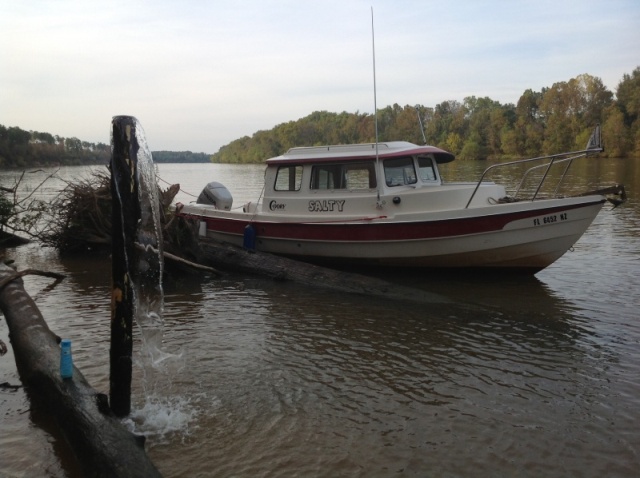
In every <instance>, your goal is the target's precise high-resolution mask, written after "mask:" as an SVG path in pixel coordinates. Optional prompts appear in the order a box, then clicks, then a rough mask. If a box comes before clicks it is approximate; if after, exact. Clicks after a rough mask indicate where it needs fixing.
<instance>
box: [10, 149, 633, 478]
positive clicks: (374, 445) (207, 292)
mask: <svg viewBox="0 0 640 478" xmlns="http://www.w3.org/2000/svg"><path fill="white" fill-rule="evenodd" d="M583 161H584V160H583ZM485 166H486V165H485V164H479V163H464V162H460V163H458V164H456V162H454V163H452V164H450V165H446V168H443V176H445V177H449V178H457V177H463V176H465V175H466V176H467V177H468V176H469V175H470V174H477V172H478V170H479V168H480V169H482V168H484V167H485ZM576 166H577V164H576ZM87 171H88V168H82V167H69V168H62V169H61V170H60V171H59V172H58V175H59V176H61V177H63V178H66V179H76V178H78V177H80V176H86V175H87ZM45 173H46V172H42V173H33V174H32V175H30V176H29V179H28V181H27V182H28V184H26V185H25V186H27V188H33V187H35V185H36V184H38V182H39V180H40V179H41V178H42V177H43V175H44V174H45ZM158 173H159V176H160V177H161V178H162V179H164V180H167V181H169V182H171V183H174V182H179V183H180V184H181V185H182V188H183V191H184V192H181V193H180V195H179V196H178V200H181V201H182V202H187V201H190V200H192V199H193V198H192V197H191V196H189V194H188V193H191V194H194V195H197V194H198V193H199V192H200V190H201V189H202V187H203V186H204V184H205V183H206V182H209V181H212V180H217V181H220V182H222V183H223V184H225V185H227V187H229V189H230V190H231V191H232V193H233V194H234V199H235V205H236V206H237V205H240V204H242V203H243V202H246V201H249V200H253V201H255V200H256V199H257V197H258V195H259V193H260V189H261V183H262V176H263V168H262V166H259V165H246V166H240V165H236V166H234V165H212V164H188V165H160V166H159V167H158ZM18 174H19V172H15V171H3V172H0V184H2V185H10V183H11V182H12V181H13V178H15V177H16V176H17V175H18ZM573 175H574V180H575V181H576V182H577V183H578V184H579V185H580V187H585V186H596V185H597V184H599V183H602V184H605V185H608V184H611V183H615V182H622V183H624V184H625V185H626V186H627V192H628V195H629V199H628V201H627V203H625V204H623V205H622V206H620V207H618V208H616V209H612V208H611V206H609V205H607V206H605V208H604V209H603V211H602V212H601V213H600V214H599V215H598V217H597V218H596V220H595V222H594V224H593V225H592V226H591V227H590V228H589V230H588V231H587V233H586V234H585V235H584V236H583V237H582V239H580V241H579V242H578V243H577V244H576V245H575V246H574V248H573V249H572V250H571V251H570V252H568V253H567V254H566V255H565V256H564V257H562V258H561V259H560V260H559V261H557V262H556V263H555V264H553V265H552V266H551V267H549V268H547V269H545V270H544V271H541V272H540V273H538V274H537V275H535V276H533V277H500V276H492V277H484V276H481V275H476V276H469V275H459V274H453V275H448V276H445V277H439V276H433V275H417V276H413V277H402V276H395V277H392V278H391V280H394V281H399V282H401V283H404V284H409V285H411V286H413V287H415V288H416V289H417V292H416V293H420V291H421V290H422V291H424V290H426V291H429V292H435V293H438V294H441V295H443V296H446V297H447V298H449V299H452V303H449V304H433V305H424V304H423V305H416V304H406V303H401V302H398V301H388V300H381V299H376V298H371V297H361V296H357V295H348V294H340V293H336V292H329V291H326V290H323V289H322V287H320V286H318V287H317V288H313V287H303V286H300V285H296V284H291V283H282V282H273V281H271V280H266V279H261V278H256V277H246V276H241V275H234V274H227V275H225V276H224V277H223V278H214V277H209V276H198V277H197V276H188V277H171V278H169V279H168V280H167V281H166V284H165V305H164V340H163V344H162V349H163V351H164V352H165V354H166V355H165V357H166V358H165V359H164V360H163V361H162V362H159V363H155V364H154V363H151V361H150V359H149V358H148V354H147V353H146V352H145V347H144V344H143V343H142V340H141V338H140V334H137V335H136V341H135V344H134V347H135V354H136V363H135V370H134V382H133V408H134V411H133V413H132V416H131V418H130V419H129V420H127V424H128V425H129V426H130V427H132V429H135V430H136V431H137V432H140V433H144V434H145V435H146V436H147V451H148V454H149V456H150V457H151V459H152V460H153V462H154V463H155V464H156V466H157V467H158V469H159V470H160V472H161V473H162V474H163V475H164V476H167V477H208V476H216V477H292V476H300V477H377V476H380V477H393V476H416V477H466V476H474V477H475V476H504V477H512V476H519V477H540V476H545V477H567V476H579V477H601V476H614V477H634V476H638V474H639V471H638V470H640V320H639V316H640V314H639V312H638V309H640V196H639V195H638V191H639V189H640V161H638V160H632V159H626V160H609V159H589V160H588V161H586V162H585V163H584V165H583V166H580V167H576V168H574V169H573ZM476 177H477V176H476ZM504 179H507V180H508V179H512V178H508V177H506V178H504ZM7 183H9V184H7ZM61 185H62V182H57V181H52V182H49V183H47V184H46V185H45V187H43V188H42V189H41V191H39V194H42V195H45V196H51V197H52V196H53V195H54V194H55V193H56V191H57V190H59V189H60V187H61ZM6 256H7V258H9V259H15V261H16V264H17V265H18V267H19V268H20V269H26V268H37V269H44V270H51V271H56V272H62V273H64V274H66V275H67V278H66V279H65V280H64V281H62V282H61V283H60V284H58V285H56V286H55V287H51V279H47V278H43V277H36V276H27V277H25V278H24V282H25V288H26V289H27V291H28V292H29V293H30V295H31V296H32V297H33V298H34V299H35V301H36V303H37V304H38V306H39V308H40V310H41V311H42V313H43V315H44V316H45V318H46V319H47V322H48V324H49V327H50V328H51V329H52V330H53V331H54V332H55V333H57V334H58V335H60V336H61V337H67V338H70V339H71V340H72V343H73V357H74V363H75V365H76V366H77V367H78V368H79V369H80V370H81V371H82V373H83V374H84V375H85V377H86V378H87V379H88V381H89V382H90V383H91V384H92V385H93V386H94V387H95V388H96V389H97V390H99V391H101V392H104V393H108V381H109V378H108V376H109V370H108V350H109V343H108V342H109V316H110V299H109V297H110V284H109V281H110V264H109V262H108V259H107V258H104V257H91V256H85V257H75V258H64V259H61V258H60V257H59V256H58V254H57V253H56V251H54V250H50V249H46V248H41V247H40V246H38V245H28V246H23V247H20V248H17V249H8V250H7V251H6ZM0 339H1V340H3V341H4V342H5V343H6V344H7V345H8V346H9V352H8V353H7V354H6V355H5V356H3V357H0V383H2V382H8V383H9V384H12V385H20V383H21V382H20V379H19V376H18V374H17V371H16V367H15V362H14V357H13V352H12V350H11V346H10V343H9V338H8V331H7V326H6V323H5V321H4V320H0ZM0 416H1V417H2V418H1V419H0V420H1V421H0V450H1V451H0V476H3V477H4V476H8V477H40V476H47V477H78V476H81V473H80V472H79V470H78V469H77V468H76V467H75V466H74V463H73V460H71V459H70V454H69V451H68V449H67V447H66V445H65V444H64V441H63V439H62V438H61V436H60V435H59V433H58V432H57V430H56V428H55V426H54V425H52V423H53V422H52V421H51V419H50V417H48V416H47V415H46V413H44V412H43V411H42V410H39V409H37V408H36V407H32V405H31V403H30V401H29V399H28V397H27V396H26V394H25V391H24V389H22V388H18V389H17V390H16V389H8V388H0Z"/></svg>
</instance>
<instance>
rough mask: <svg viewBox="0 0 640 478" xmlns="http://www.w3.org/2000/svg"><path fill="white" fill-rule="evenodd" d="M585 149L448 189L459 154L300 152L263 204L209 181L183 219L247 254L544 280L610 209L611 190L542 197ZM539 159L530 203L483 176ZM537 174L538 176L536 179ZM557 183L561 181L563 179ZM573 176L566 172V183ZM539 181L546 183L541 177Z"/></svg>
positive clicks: (359, 148) (272, 179)
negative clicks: (443, 168)
mask: <svg viewBox="0 0 640 478" xmlns="http://www.w3.org/2000/svg"><path fill="white" fill-rule="evenodd" d="M599 151H601V149H599V147H596V148H594V147H591V148H587V149H585V150H583V151H576V152H572V153H567V154H566V155H554V156H547V157H541V158H532V159H527V160H521V161H514V162H510V163H503V164H498V165H494V166H492V167H491V168H489V169H487V171H485V174H483V175H482V178H480V180H479V181H477V182H445V181H444V180H443V178H442V177H441V176H440V173H439V170H438V164H441V163H446V162H449V161H452V160H453V159H454V156H453V155H452V154H451V153H448V152H446V151H443V150H441V149H438V148H435V147H433V146H417V145H414V144H411V143H407V142H388V143H377V144H376V143H374V144H356V145H337V146H319V147H315V146H314V147H302V148H293V149H290V150H289V151H287V152H286V153H285V154H283V155H281V156H278V157H275V158H271V159H268V160H267V161H266V165H267V166H266V172H265V185H264V196H263V197H261V198H260V199H259V200H258V202H257V203H248V204H245V205H243V206H242V207H241V208H238V209H232V196H231V194H230V193H229V191H228V190H227V189H226V188H225V187H224V186H223V185H222V184H220V183H216V182H212V183H209V184H208V185H207V187H206V188H205V189H204V190H203V191H202V194H201V195H200V197H199V198H198V201H197V202H196V203H194V204H188V205H186V204H185V205H181V204H179V205H177V212H178V214H180V215H182V216H186V217H190V218H195V219H197V220H199V221H200V228H201V234H203V233H205V231H206V235H207V236H208V237H210V238H214V239H218V240H220V241H223V242H227V243H232V244H236V245H238V246H244V247H245V248H248V249H253V248H255V249H257V250H259V251H264V252H270V253H274V254H280V255H285V256H290V257H294V258H298V259H302V260H305V261H311V262H325V263H326V262H329V263H330V262H333V263H339V264H341V265H344V264H348V263H353V264H360V265H367V266H372V265H373V266H385V267H410V268H477V267H481V268H506V269H511V270H524V271H528V272H531V273H535V272H537V271H539V270H540V269H543V268H545V267H547V266H548V265H550V264H551V263H553V262H554V261H555V260H557V259H558V258H559V257H561V256H562V255H563V254H564V253H565V252H566V251H567V250H568V249H569V248H571V247H572V246H573V245H574V244H575V242H576V241H577V240H578V239H579V238H580V237H581V236H582V234H583V233H584V232H585V230H586V229H587V228H588V227H589V225H590V224H591V222H592V221H593V220H594V218H595V217H596V215H597V214H598V212H599V211H600V209H601V208H602V206H603V204H604V202H605V200H606V197H605V195H604V194H608V193H616V194H619V195H620V196H624V188H623V187H622V186H615V187H613V188H609V189H607V190H600V191H598V192H595V193H590V194H584V195H580V196H574V197H564V196H557V195H556V194H553V195H551V196H549V195H546V196H545V197H543V194H542V192H541V191H543V190H544V189H543V188H542V185H543V183H545V182H548V174H547V173H548V171H549V170H550V169H551V168H552V167H553V166H554V165H555V164H560V163H564V166H561V167H562V168H563V169H564V170H565V174H566V169H567V168H568V165H570V164H571V162H572V161H573V160H574V159H576V158H578V157H582V156H586V155H588V154H590V153H594V152H599ZM533 161H536V162H541V163H542V164H541V165H540V166H534V167H532V168H530V169H529V170H528V171H527V172H525V178H523V182H521V185H522V184H524V180H525V179H526V178H527V177H528V174H529V172H534V171H535V170H536V169H537V168H541V167H542V169H538V171H541V173H542V174H541V175H542V179H540V180H539V183H537V187H534V191H533V192H532V193H531V194H530V195H529V197H527V198H521V197H519V196H520V195H521V194H522V192H521V189H520V187H518V190H517V191H516V193H515V194H514V195H512V196H508V195H507V192H506V190H505V187H503V186H501V185H499V184H495V183H494V182H492V181H487V180H484V178H485V176H486V175H487V173H488V172H489V170H491V169H493V168H496V167H506V166H512V165H515V164H519V163H527V162H533ZM531 176H533V174H532V175H531ZM556 179H557V178H556ZM562 179H564V174H563V175H562V177H561V178H560V180H559V181H562ZM536 181H537V179H536Z"/></svg>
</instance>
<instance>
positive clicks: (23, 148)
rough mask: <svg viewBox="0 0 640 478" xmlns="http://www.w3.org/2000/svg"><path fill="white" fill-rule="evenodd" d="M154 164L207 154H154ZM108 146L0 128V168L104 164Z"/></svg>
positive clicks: (203, 160) (198, 158)
mask: <svg viewBox="0 0 640 478" xmlns="http://www.w3.org/2000/svg"><path fill="white" fill-rule="evenodd" d="M151 155H152V156H153V160H154V162H156V163H206V162H209V161H210V155H209V154H206V153H192V152H191V151H179V152H175V151H153V152H152V153H151ZM110 159H111V145H109V144H105V143H89V142H86V141H81V140H79V139H78V138H63V137H61V136H57V135H56V136H54V135H52V134H51V133H41V132H39V131H26V130H23V129H21V128H19V127H17V126H10V127H7V126H3V125H0V168H6V169H9V168H25V167H33V166H58V165H66V166H75V165H91V164H107V163H108V162H109V160H110Z"/></svg>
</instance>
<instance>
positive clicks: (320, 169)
mask: <svg viewBox="0 0 640 478" xmlns="http://www.w3.org/2000/svg"><path fill="white" fill-rule="evenodd" d="M375 187H376V173H375V168H374V164H373V162H368V163H345V164H321V165H317V166H314V167H313V168H312V169H311V189H349V190H354V189H373V188H375Z"/></svg>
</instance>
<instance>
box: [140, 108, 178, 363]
mask: <svg viewBox="0 0 640 478" xmlns="http://www.w3.org/2000/svg"><path fill="white" fill-rule="evenodd" d="M135 121H136V131H137V139H138V145H139V150H138V168H137V171H136V174H137V175H138V184H139V187H138V200H139V203H140V220H139V222H138V227H137V230H136V249H137V254H136V260H137V262H136V264H134V267H135V268H136V269H137V271H138V274H137V278H136V280H135V282H134V284H133V291H134V303H135V321H136V324H137V325H138V328H139V329H140V333H141V335H142V342H143V347H144V349H145V350H146V352H147V353H148V354H149V357H150V360H151V364H152V365H153V366H158V365H159V364H160V363H162V362H163V361H164V360H166V359H167V358H170V357H172V356H174V355H172V354H169V353H167V352H164V351H163V350H162V340H163V333H164V331H163V328H164V323H163V319H162V313H163V307H164V292H163V289H162V274H163V269H164V262H163V254H162V231H161V225H160V205H159V204H160V203H159V198H158V186H157V182H156V177H155V171H154V167H153V159H152V157H151V151H150V150H149V147H148V145H147V141H146V138H145V135H144V130H143V129H142V126H141V125H140V123H139V122H138V120H135Z"/></svg>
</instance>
